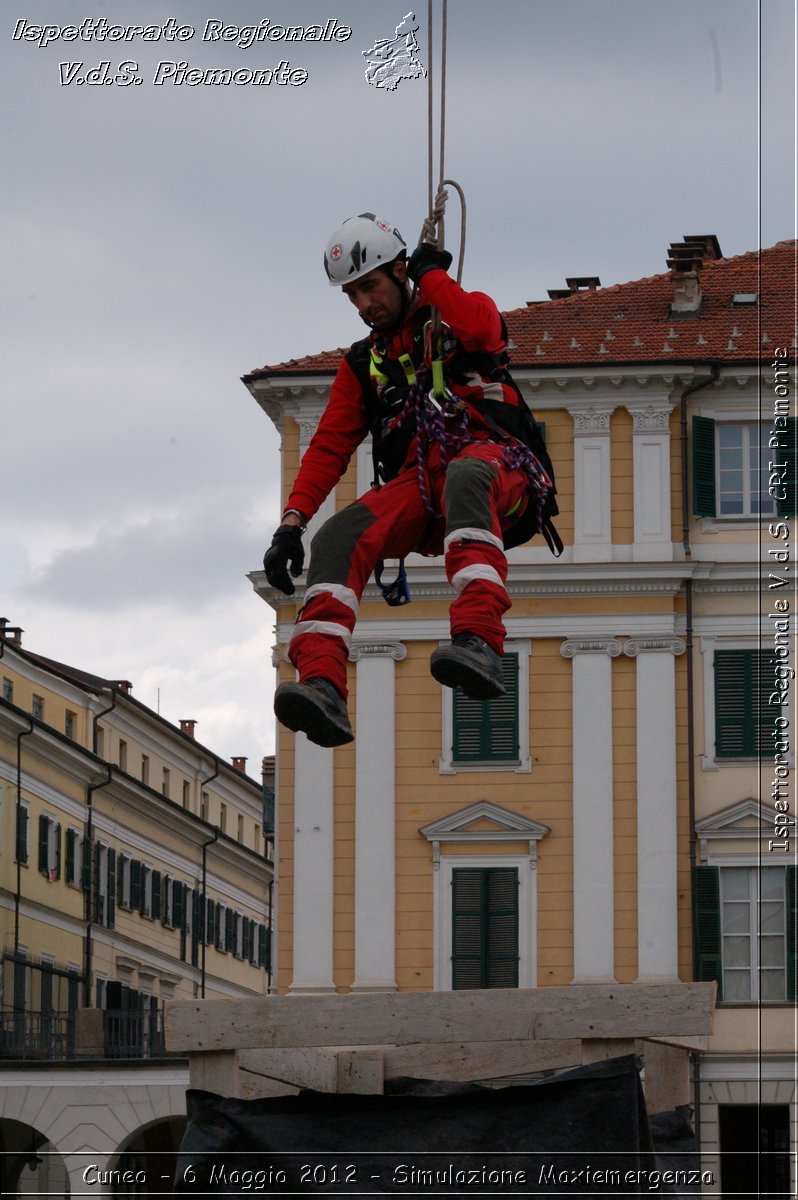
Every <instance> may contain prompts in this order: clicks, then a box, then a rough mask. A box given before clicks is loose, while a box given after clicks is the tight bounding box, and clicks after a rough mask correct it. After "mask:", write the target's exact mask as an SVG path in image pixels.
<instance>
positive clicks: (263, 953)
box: [258, 925, 269, 969]
mask: <svg viewBox="0 0 798 1200" xmlns="http://www.w3.org/2000/svg"><path fill="white" fill-rule="evenodd" d="M258 966H259V967H266V968H267V969H268V967H269V929H268V926H266V925H259V926H258Z"/></svg>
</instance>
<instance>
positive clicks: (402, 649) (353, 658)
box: [349, 642, 407, 662]
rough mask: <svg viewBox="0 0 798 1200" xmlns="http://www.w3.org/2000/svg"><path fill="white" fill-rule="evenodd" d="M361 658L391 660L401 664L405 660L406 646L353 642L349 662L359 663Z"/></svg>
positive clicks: (395, 643) (393, 643)
mask: <svg viewBox="0 0 798 1200" xmlns="http://www.w3.org/2000/svg"><path fill="white" fill-rule="evenodd" d="M361 658H392V659H394V661H395V662H401V661H402V659H403V658H407V646H405V645H404V644H403V643H402V642H353V643H352V645H351V647H350V649H349V661H350V662H359V661H360V659H361Z"/></svg>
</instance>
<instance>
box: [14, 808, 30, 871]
mask: <svg viewBox="0 0 798 1200" xmlns="http://www.w3.org/2000/svg"><path fill="white" fill-rule="evenodd" d="M29 816H30V814H29V813H28V806H27V805H26V804H25V803H24V802H23V801H20V802H19V803H18V804H17V811H16V824H17V834H16V847H17V853H16V861H17V862H20V863H23V864H25V865H27V862H28V824H29Z"/></svg>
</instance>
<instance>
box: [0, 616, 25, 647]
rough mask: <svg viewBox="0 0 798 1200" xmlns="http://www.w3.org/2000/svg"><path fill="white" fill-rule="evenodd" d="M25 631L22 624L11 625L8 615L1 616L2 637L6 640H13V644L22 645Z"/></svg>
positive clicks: (0, 633)
mask: <svg viewBox="0 0 798 1200" xmlns="http://www.w3.org/2000/svg"><path fill="white" fill-rule="evenodd" d="M23 632H24V630H23V629H22V626H21V625H9V623H8V617H0V639H2V640H3V641H4V642H11V644H12V645H13V646H21V645H22V634H23Z"/></svg>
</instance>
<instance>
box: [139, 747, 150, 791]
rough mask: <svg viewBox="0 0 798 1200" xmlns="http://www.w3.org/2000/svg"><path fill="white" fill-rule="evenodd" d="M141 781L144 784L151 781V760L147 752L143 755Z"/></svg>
mask: <svg viewBox="0 0 798 1200" xmlns="http://www.w3.org/2000/svg"><path fill="white" fill-rule="evenodd" d="M141 782H142V783H144V784H149V782H150V760H149V758H148V757H147V755H146V754H142V756H141Z"/></svg>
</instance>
